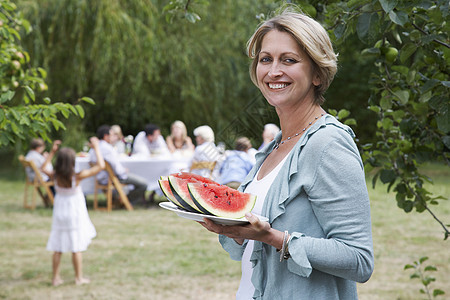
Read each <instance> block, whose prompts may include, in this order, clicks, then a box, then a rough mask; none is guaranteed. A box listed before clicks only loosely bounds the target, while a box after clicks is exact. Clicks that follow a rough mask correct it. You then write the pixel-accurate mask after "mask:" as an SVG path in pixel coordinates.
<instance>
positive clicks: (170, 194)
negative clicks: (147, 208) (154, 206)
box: [158, 176, 184, 208]
mask: <svg viewBox="0 0 450 300" xmlns="http://www.w3.org/2000/svg"><path fill="white" fill-rule="evenodd" d="M164 181H167V182H169V178H168V177H167V176H161V179H159V180H158V184H159V188H160V189H161V191H162V192H163V194H164V196H166V198H167V199H168V200H169V201H170V202H172V203H173V204H175V205H176V206H178V207H181V208H184V207H183V205H181V204H180V202H178V200H177V199H176V198H175V196H174V195H173V193H172V190H170V193H169V191H167V189H166V188H165V187H164V185H163V182H164ZM169 189H170V186H169Z"/></svg>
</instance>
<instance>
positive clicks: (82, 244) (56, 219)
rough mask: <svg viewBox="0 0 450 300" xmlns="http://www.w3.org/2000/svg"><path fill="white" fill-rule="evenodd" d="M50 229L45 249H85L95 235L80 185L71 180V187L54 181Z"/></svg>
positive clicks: (62, 250)
mask: <svg viewBox="0 0 450 300" xmlns="http://www.w3.org/2000/svg"><path fill="white" fill-rule="evenodd" d="M55 191H56V195H55V201H54V205H53V217H52V230H51V232H50V237H49V239H48V242H47V250H49V251H55V252H80V251H85V250H86V249H87V247H88V246H89V244H90V243H91V241H92V239H93V238H94V237H95V236H96V235H97V232H96V231H95V227H94V225H93V224H92V222H91V219H90V218H89V215H88V211H87V207H86V199H85V198H84V194H83V191H82V189H81V186H77V185H76V181H75V180H72V187H70V188H63V187H60V186H58V184H57V183H56V181H55Z"/></svg>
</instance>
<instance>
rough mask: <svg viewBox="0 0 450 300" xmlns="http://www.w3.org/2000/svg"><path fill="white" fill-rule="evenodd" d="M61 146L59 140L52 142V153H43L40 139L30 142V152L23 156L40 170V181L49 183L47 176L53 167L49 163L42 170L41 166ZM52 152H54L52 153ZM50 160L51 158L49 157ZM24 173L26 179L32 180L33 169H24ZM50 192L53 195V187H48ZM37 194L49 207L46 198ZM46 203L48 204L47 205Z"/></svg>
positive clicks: (33, 175) (42, 142) (42, 144)
mask: <svg viewBox="0 0 450 300" xmlns="http://www.w3.org/2000/svg"><path fill="white" fill-rule="evenodd" d="M60 144H61V141H60V140H56V141H54V142H53V145H52V151H51V152H50V154H49V153H47V152H44V150H45V143H44V140H43V139H41V138H33V139H32V140H31V142H30V150H29V151H28V153H27V155H26V156H25V159H26V160H28V161H32V162H33V163H34V164H35V166H36V168H37V169H38V170H40V173H41V176H42V179H43V180H44V181H50V177H49V174H51V173H52V172H53V165H52V164H51V163H49V164H46V165H45V168H42V165H43V164H44V162H45V160H46V159H47V157H48V156H53V154H54V153H55V152H56V150H57V149H58V146H59V145H60ZM53 150H54V151H53ZM50 160H51V157H50ZM25 172H26V174H27V177H28V179H29V180H30V181H33V180H34V177H35V174H34V171H33V169H31V168H29V167H27V168H26V169H25ZM50 190H51V191H52V193H53V195H54V194H55V188H54V187H53V186H51V187H50ZM39 193H40V194H41V196H42V197H43V199H44V201H45V204H46V205H49V204H50V202H49V201H50V200H49V199H48V198H47V197H48V196H46V195H43V194H42V192H41V191H40V190H39ZM47 201H48V203H47Z"/></svg>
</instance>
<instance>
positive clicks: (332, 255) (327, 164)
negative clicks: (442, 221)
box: [201, 9, 373, 300]
mask: <svg viewBox="0 0 450 300" xmlns="http://www.w3.org/2000/svg"><path fill="white" fill-rule="evenodd" d="M248 54H249V56H250V58H252V59H253V62H252V65H251V68H250V75H251V78H252V81H253V82H254V84H255V85H256V86H257V87H258V88H259V89H260V90H261V92H262V94H263V95H264V97H265V98H266V99H267V101H268V102H269V103H270V104H271V105H272V106H274V107H275V109H276V112H277V114H278V117H279V120H280V126H281V132H280V133H279V134H278V135H277V137H276V138H275V140H273V141H272V142H271V143H270V144H269V145H268V146H267V147H265V148H264V149H263V151H262V152H260V153H258V154H257V156H256V159H257V162H256V164H255V166H254V168H253V169H252V171H251V172H250V173H249V175H248V176H247V178H246V180H244V182H243V183H242V184H241V186H240V190H244V191H245V192H248V193H252V194H255V195H257V203H256V204H255V207H254V209H253V211H252V213H248V214H247V215H246V217H247V219H248V220H249V225H246V226H219V225H217V224H214V223H213V222H211V221H210V220H207V219H205V220H204V223H201V224H202V225H203V226H204V227H205V228H207V229H208V230H210V231H212V232H215V233H218V234H220V236H219V240H220V242H221V244H222V246H223V248H224V249H225V250H226V251H227V252H229V254H230V257H231V258H232V259H234V260H242V278H241V283H240V286H239V289H238V292H237V295H236V297H237V299H251V298H252V297H253V298H256V299H327V300H328V299H357V291H356V283H355V281H357V282H365V281H367V280H368V279H369V278H370V276H371V274H372V271H373V247H372V236H371V224H370V206H369V198H368V194H367V188H366V185H365V179H364V171H363V164H362V162H361V158H360V156H359V152H358V149H357V147H356V145H355V143H354V141H353V137H354V134H353V132H352V130H351V129H350V128H349V127H347V126H345V125H343V124H341V123H340V122H338V121H337V120H336V119H335V118H334V117H332V116H330V115H327V114H326V113H325V111H324V110H323V109H322V108H321V106H320V105H321V104H322V103H323V102H324V97H323V94H324V92H325V91H326V90H327V88H328V86H329V85H330V83H331V81H332V79H333V77H334V75H335V73H336V70H337V67H336V66H337V63H336V61H337V59H336V55H335V53H334V52H333V48H332V45H331V42H330V39H329V37H328V35H327V33H326V31H325V30H324V28H323V27H322V26H321V25H320V24H319V23H317V22H316V21H314V20H313V19H311V18H309V17H307V16H305V15H303V14H300V13H295V12H293V11H292V10H291V9H286V10H284V12H282V13H281V14H279V15H278V16H275V17H273V18H272V19H270V20H268V21H266V22H264V23H263V24H261V25H260V26H259V27H258V29H257V30H256V32H255V33H254V34H253V36H252V37H251V38H250V40H249V42H248ZM253 213H255V214H261V215H263V216H266V217H268V218H269V222H261V221H259V219H258V218H257V217H256V216H255V215H253Z"/></svg>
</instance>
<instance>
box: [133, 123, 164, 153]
mask: <svg viewBox="0 0 450 300" xmlns="http://www.w3.org/2000/svg"><path fill="white" fill-rule="evenodd" d="M137 154H139V155H143V156H150V155H164V154H170V152H169V148H167V144H166V142H165V141H164V138H163V137H162V135H161V130H160V129H159V127H158V126H157V125H155V124H147V125H146V126H145V129H144V131H141V132H139V133H138V135H137V136H136V138H135V139H134V143H133V155H137Z"/></svg>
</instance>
